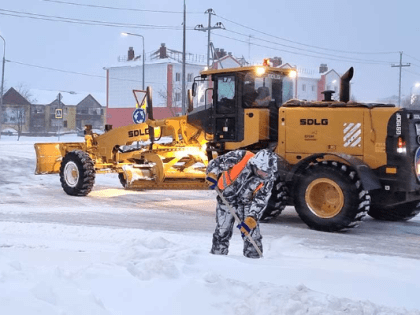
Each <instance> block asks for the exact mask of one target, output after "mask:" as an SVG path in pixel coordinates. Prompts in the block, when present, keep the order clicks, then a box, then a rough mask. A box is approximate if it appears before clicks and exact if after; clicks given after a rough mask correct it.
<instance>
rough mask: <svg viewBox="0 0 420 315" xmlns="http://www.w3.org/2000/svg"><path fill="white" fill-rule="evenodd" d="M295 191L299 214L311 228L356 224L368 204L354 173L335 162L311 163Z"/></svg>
mask: <svg viewBox="0 0 420 315" xmlns="http://www.w3.org/2000/svg"><path fill="white" fill-rule="evenodd" d="M299 178H300V180H299V182H298V183H297V185H296V190H295V193H294V202H295V208H296V211H297V213H298V215H299V217H300V218H301V219H302V221H304V222H305V223H306V224H307V225H308V226H309V227H310V228H311V229H315V230H318V231H326V232H335V231H340V230H343V229H347V228H353V227H356V226H358V223H359V222H360V221H361V220H362V218H363V217H364V216H365V215H366V213H367V212H368V210H369V206H370V195H369V193H368V191H366V190H364V189H363V187H362V183H361V181H360V179H359V178H358V176H357V173H356V172H355V171H354V170H353V169H351V168H350V167H349V166H347V165H345V164H342V163H339V162H336V161H323V162H322V163H315V164H312V165H310V166H309V167H308V168H307V169H306V170H305V171H304V172H303V173H302V175H301V176H300V177H299Z"/></svg>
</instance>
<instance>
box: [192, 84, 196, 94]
mask: <svg viewBox="0 0 420 315" xmlns="http://www.w3.org/2000/svg"><path fill="white" fill-rule="evenodd" d="M196 95H197V82H194V83H193V85H192V96H193V97H195V96H196Z"/></svg>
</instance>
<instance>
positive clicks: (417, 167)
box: [414, 147, 420, 182]
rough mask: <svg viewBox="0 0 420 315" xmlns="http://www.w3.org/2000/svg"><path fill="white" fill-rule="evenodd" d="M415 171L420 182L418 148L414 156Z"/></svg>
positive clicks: (419, 152) (419, 150)
mask: <svg viewBox="0 0 420 315" xmlns="http://www.w3.org/2000/svg"><path fill="white" fill-rule="evenodd" d="M414 169H415V170H416V176H417V180H418V181H419V182H420V147H419V148H417V150H416V154H415V155H414Z"/></svg>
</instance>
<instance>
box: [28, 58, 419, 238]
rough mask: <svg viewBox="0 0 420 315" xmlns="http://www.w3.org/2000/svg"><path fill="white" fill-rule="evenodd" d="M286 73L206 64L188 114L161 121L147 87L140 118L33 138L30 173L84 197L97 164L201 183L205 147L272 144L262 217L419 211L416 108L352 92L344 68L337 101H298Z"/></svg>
mask: <svg viewBox="0 0 420 315" xmlns="http://www.w3.org/2000/svg"><path fill="white" fill-rule="evenodd" d="M292 71H293V70H292V69H281V68H273V67H268V66H253V67H241V68H232V69H219V70H206V71H203V72H202V73H201V75H200V76H199V77H197V78H195V79H194V83H193V88H192V90H191V91H189V97H188V99H189V112H188V114H187V115H184V116H181V117H174V118H169V119H164V120H153V112H152V108H153V107H152V99H151V93H150V91H148V93H146V94H147V109H148V110H147V111H148V117H149V119H148V120H147V121H146V122H145V123H144V124H139V125H131V126H126V127H120V128H116V129H110V127H107V128H106V130H107V131H106V132H105V133H104V134H103V135H97V134H95V133H93V132H92V131H91V130H90V129H89V128H87V129H86V135H85V142H84V143H51V144H36V145H35V148H36V151H37V174H46V173H60V179H61V183H62V186H63V188H64V190H65V191H66V192H67V193H68V194H71V195H87V194H88V193H89V191H90V190H91V189H92V186H93V181H94V176H95V173H105V172H117V173H118V174H119V177H120V180H121V181H122V183H123V185H124V186H125V187H127V188H140V189H153V188H159V189H174V188H180V189H199V188H203V187H206V186H205V184H204V177H205V167H206V165H207V163H208V160H210V159H212V158H213V157H214V156H217V155H220V154H224V153H226V152H228V151H231V150H236V149H247V150H250V151H253V152H256V151H258V150H260V149H263V148H269V149H272V150H273V151H274V152H276V153H277V155H278V166H279V174H278V178H277V180H276V182H275V185H274V190H273V192H272V195H271V198H270V200H269V201H268V205H267V208H266V210H265V212H264V214H263V219H270V218H273V217H275V216H277V215H279V214H280V213H281V211H282V210H283V209H284V207H285V206H286V205H293V206H294V207H295V209H296V211H297V213H298V215H299V216H300V218H301V219H302V220H303V221H304V222H305V223H306V224H307V225H308V226H309V227H311V228H313V229H316V230H322V231H339V230H342V229H347V228H352V227H355V226H357V225H358V223H359V221H360V220H361V219H362V218H363V217H364V216H365V215H366V214H367V213H368V214H369V215H370V216H372V217H373V218H376V219H381V220H408V219H410V218H412V217H414V216H415V215H416V214H418V213H419V211H420V208H419V207H418V205H419V202H420V111H417V110H408V109H403V108H398V107H395V106H394V105H388V104H365V103H358V102H352V101H350V97H349V96H350V80H351V78H352V77H353V68H350V69H349V71H347V72H346V73H345V74H344V75H343V76H342V77H341V86H340V96H339V100H333V93H334V91H324V92H323V93H324V95H325V96H324V100H323V101H315V102H308V101H305V100H296V99H293V94H294V93H293V90H294V83H295V82H294V79H293V78H292V77H291V76H290V75H291V74H292ZM141 103H142V102H140V103H139V104H141ZM165 137H169V138H170V141H169V142H167V143H161V140H162V139H163V138H165ZM146 140H147V141H148V143H147V144H144V145H140V146H139V144H138V141H146ZM136 143H137V145H136Z"/></svg>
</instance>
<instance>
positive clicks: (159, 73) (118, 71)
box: [104, 44, 205, 128]
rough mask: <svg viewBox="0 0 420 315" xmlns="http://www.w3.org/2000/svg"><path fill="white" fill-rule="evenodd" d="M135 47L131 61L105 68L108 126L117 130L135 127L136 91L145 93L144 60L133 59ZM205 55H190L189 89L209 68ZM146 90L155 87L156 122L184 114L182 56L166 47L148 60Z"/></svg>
mask: <svg viewBox="0 0 420 315" xmlns="http://www.w3.org/2000/svg"><path fill="white" fill-rule="evenodd" d="M131 51H132V48H130V50H129V51H128V58H127V61H124V62H119V63H118V64H116V65H113V66H109V67H106V68H104V69H105V70H106V73H107V74H106V77H107V88H106V93H107V102H106V106H107V118H106V121H107V124H111V125H113V127H114V128H115V127H119V126H126V125H130V124H133V120H132V114H133V111H134V110H135V108H136V100H135V98H134V94H133V90H142V86H143V83H142V77H143V62H142V58H133V57H134V52H131ZM204 62H205V58H204V56H198V55H192V54H187V55H186V66H185V79H186V88H187V89H190V88H191V86H192V83H193V81H194V77H196V76H199V75H200V71H202V70H203V69H204V67H205V64H204ZM144 77H145V84H144V87H145V89H146V87H147V86H150V87H152V91H153V108H154V110H153V115H154V118H155V119H162V118H167V117H172V116H176V115H177V114H179V113H181V112H182V103H181V101H182V92H181V91H182V54H180V52H177V51H174V50H170V49H167V48H166V47H165V45H164V44H162V46H161V47H160V48H159V50H158V51H157V52H156V53H154V54H152V56H150V58H147V60H146V61H145V66H144Z"/></svg>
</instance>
